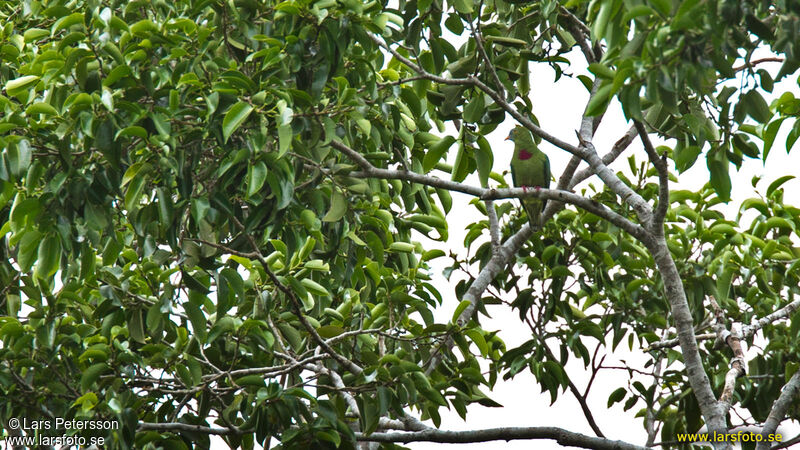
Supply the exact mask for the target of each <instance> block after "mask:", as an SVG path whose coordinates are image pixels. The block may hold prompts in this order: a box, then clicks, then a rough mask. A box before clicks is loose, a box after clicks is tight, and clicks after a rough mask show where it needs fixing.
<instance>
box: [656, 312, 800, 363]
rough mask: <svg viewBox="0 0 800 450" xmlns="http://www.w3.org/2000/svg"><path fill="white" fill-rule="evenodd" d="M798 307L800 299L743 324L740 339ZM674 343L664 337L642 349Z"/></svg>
mask: <svg viewBox="0 0 800 450" xmlns="http://www.w3.org/2000/svg"><path fill="white" fill-rule="evenodd" d="M798 308H800V299H798V300H795V301H793V302H791V303H789V304H788V305H786V306H784V307H783V308H780V309H778V310H776V311H775V312H773V313H770V314H767V315H766V316H764V317H762V318H760V319H758V320H757V321H756V322H755V323H754V324H752V325H744V326H743V327H742V339H750V338H751V337H752V336H753V335H754V334H756V333H757V332H758V330H760V329H762V328H764V327H765V326H766V325H768V324H771V323H773V322H775V321H776V320H780V319H786V318H788V317H789V316H790V315H791V314H792V313H793V312H795V311H796V310H797V309H798ZM716 338H717V333H705V334H699V335H697V340H698V341H707V340H709V339H716ZM676 345H678V339H677V338H673V339H665V340H663V341H658V342H654V343H653V344H652V345H650V346H649V347H647V348H645V349H644V351H646V352H647V351H650V350H658V349H662V348H670V347H675V346H676Z"/></svg>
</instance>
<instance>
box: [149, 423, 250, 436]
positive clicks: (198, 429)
mask: <svg viewBox="0 0 800 450" xmlns="http://www.w3.org/2000/svg"><path fill="white" fill-rule="evenodd" d="M136 429H137V430H139V431H159V432H181V431H188V432H192V433H205V434H216V435H219V436H223V435H228V434H237V432H236V430H232V429H230V428H217V427H207V426H203V425H192V424H189V423H180V422H165V423H150V422H139V425H138V426H137V427H136Z"/></svg>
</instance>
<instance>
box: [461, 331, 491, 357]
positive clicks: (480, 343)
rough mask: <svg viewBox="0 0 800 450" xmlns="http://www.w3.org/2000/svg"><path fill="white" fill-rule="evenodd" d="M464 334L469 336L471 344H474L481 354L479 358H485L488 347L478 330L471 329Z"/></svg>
mask: <svg viewBox="0 0 800 450" xmlns="http://www.w3.org/2000/svg"><path fill="white" fill-rule="evenodd" d="M464 334H466V335H467V336H469V338H470V339H471V340H472V342H474V343H475V346H476V347H478V350H479V351H480V352H481V356H486V355H488V354H489V346H488V345H487V344H486V339H485V338H484V337H483V334H482V333H481V332H480V331H479V330H476V329H474V328H471V329H469V330H466V331H464Z"/></svg>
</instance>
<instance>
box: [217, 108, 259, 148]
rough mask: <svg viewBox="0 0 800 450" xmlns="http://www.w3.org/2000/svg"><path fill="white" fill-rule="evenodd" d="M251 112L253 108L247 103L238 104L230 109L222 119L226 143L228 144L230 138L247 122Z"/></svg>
mask: <svg viewBox="0 0 800 450" xmlns="http://www.w3.org/2000/svg"><path fill="white" fill-rule="evenodd" d="M251 112H253V107H252V106H250V105H249V104H247V103H245V102H238V103H236V104H235V105H233V106H231V107H230V109H228V112H226V113H225V117H224V118H223V119H222V136H223V138H224V141H225V142H228V138H230V137H231V135H232V134H233V133H234V132H235V131H236V130H237V129H238V128H239V126H241V125H242V123H244V121H245V120H247V117H248V116H249V115H250V113H251Z"/></svg>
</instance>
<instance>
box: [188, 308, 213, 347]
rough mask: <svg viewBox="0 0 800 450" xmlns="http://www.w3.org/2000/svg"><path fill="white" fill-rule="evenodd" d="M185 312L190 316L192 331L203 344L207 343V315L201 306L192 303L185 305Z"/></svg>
mask: <svg viewBox="0 0 800 450" xmlns="http://www.w3.org/2000/svg"><path fill="white" fill-rule="evenodd" d="M183 310H184V311H185V312H186V315H187V316H189V322H191V324H192V331H193V332H194V334H195V335H196V336H197V337H198V340H199V341H200V342H201V343H205V341H206V333H207V330H208V325H207V324H206V316H205V314H203V311H201V310H200V307H199V306H197V305H195V304H194V303H192V302H191V301H188V302H184V303H183Z"/></svg>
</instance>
